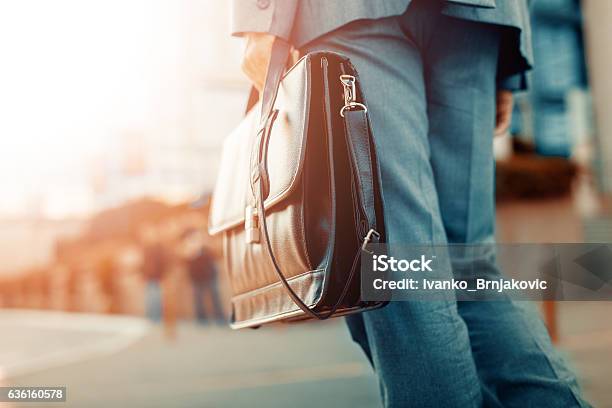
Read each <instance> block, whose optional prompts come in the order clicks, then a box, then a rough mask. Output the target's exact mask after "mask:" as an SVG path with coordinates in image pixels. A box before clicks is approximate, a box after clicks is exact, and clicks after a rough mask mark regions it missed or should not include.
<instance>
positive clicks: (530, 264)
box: [361, 243, 612, 301]
mask: <svg viewBox="0 0 612 408" xmlns="http://www.w3.org/2000/svg"><path fill="white" fill-rule="evenodd" d="M367 250H368V251H369V253H368V252H365V251H364V252H363V254H362V256H361V294H362V299H363V300H365V301H428V300H434V301H435V300H443V299H447V300H448V299H453V300H454V299H456V300H460V301H506V300H536V301H541V300H558V301H562V300H576V301H579V300H582V301H594V300H604V301H610V300H612V244H609V243H601V244H590V243H589V244H585V243H577V244H482V245H395V244H392V245H386V244H371V245H369V246H368V247H367Z"/></svg>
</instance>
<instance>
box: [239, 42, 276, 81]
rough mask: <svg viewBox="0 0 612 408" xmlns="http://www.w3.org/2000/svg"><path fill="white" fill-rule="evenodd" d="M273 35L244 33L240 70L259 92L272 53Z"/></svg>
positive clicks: (264, 79)
mask: <svg viewBox="0 0 612 408" xmlns="http://www.w3.org/2000/svg"><path fill="white" fill-rule="evenodd" d="M275 38H276V37H274V36H273V35H272V34H267V33H248V34H246V40H247V44H246V49H245V51H244V57H243V58H242V71H243V72H244V73H245V74H246V76H247V77H249V79H250V80H251V82H252V83H253V86H255V88H257V90H258V91H259V92H261V91H262V89H263V87H264V83H265V82H266V74H267V71H268V65H269V63H270V55H271V54H272V44H274V39H275Z"/></svg>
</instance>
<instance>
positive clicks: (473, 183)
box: [233, 0, 588, 408]
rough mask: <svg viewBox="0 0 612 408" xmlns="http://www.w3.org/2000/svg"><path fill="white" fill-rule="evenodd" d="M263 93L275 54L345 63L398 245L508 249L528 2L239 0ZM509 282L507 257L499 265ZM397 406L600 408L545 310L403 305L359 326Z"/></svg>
mask: <svg viewBox="0 0 612 408" xmlns="http://www.w3.org/2000/svg"><path fill="white" fill-rule="evenodd" d="M233 6H234V7H233V34H235V35H239V36H244V37H245V38H246V40H247V46H246V50H245V55H244V60H243V63H242V68H243V70H244V71H245V73H246V74H247V75H248V77H249V78H250V79H251V81H252V82H253V84H254V85H255V86H256V87H257V88H259V89H260V90H261V88H262V86H263V84H264V81H265V76H266V70H267V66H268V61H269V58H270V51H271V48H272V44H273V42H274V41H275V40H276V39H281V40H284V41H288V42H290V43H291V44H292V45H293V46H294V48H295V49H296V50H298V51H299V53H300V54H305V53H308V52H312V51H318V50H325V51H336V52H339V53H342V54H344V55H346V56H347V57H349V58H350V59H351V61H352V63H353V64H354V65H355V67H356V69H357V71H358V72H359V75H360V81H361V87H362V90H363V93H364V95H365V98H366V100H367V106H368V111H369V116H370V121H371V127H372V132H373V135H374V138H375V144H376V148H377V153H378V156H379V162H380V167H381V177H382V180H381V181H382V193H383V200H384V211H385V219H386V220H387V240H388V243H389V244H391V245H393V244H401V243H404V244H406V243H421V244H429V243H436V244H446V243H450V244H454V243H459V244H464V243H467V244H484V243H492V242H493V241H494V221H495V202H494V159H493V149H492V142H493V141H492V139H493V135H494V134H501V133H504V132H505V131H506V129H507V128H508V125H509V123H510V118H511V111H512V92H513V91H517V90H522V89H525V88H526V85H527V83H526V74H525V73H526V71H527V70H528V69H530V67H531V65H532V53H531V43H530V28H529V21H528V10H527V4H526V0H308V1H306V0H233ZM488 261H489V262H490V269H491V270H496V267H495V265H494V259H493V257H491V259H489V260H488ZM347 323H348V326H349V329H350V332H351V335H352V337H353V339H354V340H355V341H356V342H357V343H358V344H359V345H360V346H361V348H362V349H363V351H364V352H365V354H366V356H367V358H368V359H369V361H370V362H371V364H372V365H373V367H374V369H375V371H376V373H377V375H378V378H379V382H380V391H381V395H382V400H383V403H384V405H385V406H386V407H402V408H405V407H477V406H483V405H484V406H489V407H536V406H550V407H574V406H588V404H587V403H586V402H585V401H584V399H583V397H582V395H581V394H580V391H579V389H578V385H577V381H576V378H575V376H574V374H573V373H572V372H571V371H570V370H569V369H568V368H567V366H566V364H565V363H564V362H563V360H562V359H561V358H560V357H559V355H558V354H557V353H556V352H555V350H554V348H553V346H552V345H551V341H550V339H549V336H548V334H547V331H546V328H545V327H544V325H543V323H542V321H541V320H540V318H539V317H538V316H537V314H536V313H535V311H534V309H533V308H530V307H526V306H525V305H522V304H517V303H514V302H511V301H507V302H457V301H456V300H454V299H448V300H445V301H428V302H391V303H390V304H389V305H388V306H387V307H385V308H382V309H380V310H375V311H371V312H366V313H363V314H360V315H354V316H350V317H348V318H347Z"/></svg>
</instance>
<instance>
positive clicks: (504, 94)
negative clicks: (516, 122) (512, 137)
mask: <svg viewBox="0 0 612 408" xmlns="http://www.w3.org/2000/svg"><path fill="white" fill-rule="evenodd" d="M496 99H497V102H496V105H497V111H496V115H495V132H494V135H495V136H501V135H503V134H504V133H506V132H507V131H508V128H509V127H510V122H511V120H512V108H513V107H514V104H513V102H514V97H513V95H512V92H511V91H506V90H498V91H497V98H496Z"/></svg>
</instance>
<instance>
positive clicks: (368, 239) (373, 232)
mask: <svg viewBox="0 0 612 408" xmlns="http://www.w3.org/2000/svg"><path fill="white" fill-rule="evenodd" d="M372 237H376V240H379V239H380V234H379V233H378V231H376V230H375V229H373V228H370V230H369V231H368V233H367V234H366V236H365V238H363V243H362V244H361V249H362V250H363V251H365V252H367V253H368V254H372V253H373V252H372V251H368V250H367V249H366V246H368V244H369V243H370V242H372Z"/></svg>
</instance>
